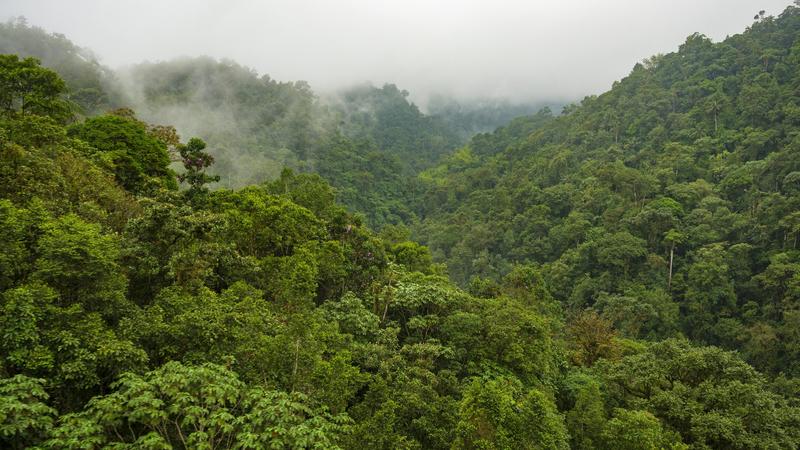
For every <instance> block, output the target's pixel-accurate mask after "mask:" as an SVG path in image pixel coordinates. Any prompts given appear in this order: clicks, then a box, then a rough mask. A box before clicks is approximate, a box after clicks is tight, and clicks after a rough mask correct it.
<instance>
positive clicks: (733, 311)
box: [415, 7, 800, 373]
mask: <svg viewBox="0 0 800 450" xmlns="http://www.w3.org/2000/svg"><path fill="white" fill-rule="evenodd" d="M509 129H510V128H509ZM508 131H509V130H507V129H501V130H498V131H497V132H495V133H494V134H492V135H482V136H480V137H478V138H476V139H473V140H472V141H471V143H470V144H469V145H467V147H466V148H465V149H463V150H461V151H460V152H459V153H458V154H457V155H456V156H458V155H462V157H461V159H460V160H461V161H463V163H462V164H460V165H455V164H451V165H448V166H444V167H442V168H439V169H435V170H431V171H430V172H429V173H430V174H435V175H434V176H429V177H428V179H427V182H428V184H429V186H430V187H429V189H428V193H427V200H426V201H424V202H423V204H424V205H431V206H430V207H427V208H424V209H423V210H422V211H420V216H421V217H423V218H424V220H423V221H422V224H421V225H420V226H419V227H417V228H416V229H415V232H416V236H418V237H419V238H421V239H422V241H423V242H425V243H427V244H428V245H430V247H431V249H432V251H433V254H434V256H435V257H436V259H438V260H440V261H445V262H447V264H448V266H449V268H450V273H451V275H453V276H454V277H455V279H456V280H457V281H459V282H460V283H462V284H467V283H469V281H470V279H471V278H472V277H475V276H477V277H489V278H497V277H498V276H500V275H502V274H504V273H506V272H508V271H509V269H510V267H511V265H512V264H514V263H520V262H529V263H535V264H537V265H540V266H541V267H542V270H543V271H544V273H545V274H546V277H545V278H546V280H547V283H548V286H549V289H550V291H551V292H552V293H553V295H554V296H555V297H556V298H557V299H558V300H560V301H561V302H563V303H564V304H565V305H568V306H569V308H571V309H573V310H582V309H584V308H593V309H595V310H597V311H598V312H600V313H601V314H602V315H603V316H604V317H606V318H608V319H609V320H612V321H613V322H614V323H615V324H616V326H617V327H618V328H619V329H620V330H622V331H623V332H624V333H625V334H627V335H628V336H632V337H637V336H638V337H645V336H650V337H658V336H666V335H671V334H674V333H677V332H681V331H682V332H684V333H686V334H687V335H689V336H691V337H692V338H694V339H696V340H698V341H701V342H706V343H713V344H719V345H724V346H726V347H729V348H736V349H740V350H741V351H742V352H743V353H744V354H745V355H747V357H748V358H749V359H750V360H751V361H752V362H754V363H756V364H758V365H759V367H761V368H763V369H765V370H770V371H775V372H778V371H788V372H791V373H797V372H798V370H800V353H798V349H800V341H798V339H797V337H796V333H795V331H794V330H795V329H796V328H797V318H798V317H800V316H798V311H800V309H799V308H800V303H798V301H799V300H800V297H798V295H799V294H800V293H799V292H798V291H797V289H796V281H797V280H798V279H800V278H798V277H800V252H798V249H797V238H798V232H800V228H799V227H798V223H800V222H798V218H800V212H799V211H800V191H798V185H797V182H798V180H800V140H798V139H800V137H799V136H800V133H799V132H800V8H798V7H789V8H787V9H786V10H785V11H784V12H783V14H781V15H780V16H779V17H777V18H772V17H766V18H761V19H760V20H757V21H756V22H755V23H754V24H753V25H752V26H751V27H750V28H749V29H748V30H747V31H746V32H744V33H742V34H740V35H736V36H732V37H729V38H728V39H726V40H725V41H723V42H720V43H712V42H711V41H710V40H709V39H707V38H706V37H704V36H702V35H697V34H695V35H692V36H690V37H689V38H688V39H687V40H686V42H685V43H684V44H683V45H681V46H680V49H679V50H678V51H677V52H675V53H670V54H667V55H658V56H655V57H653V58H650V59H648V60H646V61H644V62H643V63H641V64H637V65H636V66H635V67H634V68H633V70H632V72H631V73H630V75H629V76H627V77H626V78H624V79H623V80H621V81H619V82H617V83H615V84H614V86H613V87H612V89H611V90H610V91H608V92H606V93H604V94H602V95H599V96H596V97H587V98H586V99H584V100H583V101H582V102H581V104H580V105H573V106H569V107H566V108H565V109H564V112H563V113H562V114H561V115H560V116H559V117H557V118H555V119H553V120H551V121H549V122H548V123H546V124H545V125H544V126H542V127H541V128H539V129H537V130H535V131H533V132H530V133H527V132H526V133H525V135H524V137H518V138H514V139H510V140H509V139H508V138H507V134H508ZM487 145H488V146H489V147H490V148H495V149H502V150H500V151H499V153H496V154H494V152H493V151H489V152H487V153H485V154H481V152H480V150H479V149H481V148H486V146H487ZM463 155H467V156H468V157H464V156H463ZM456 156H454V158H455V157H456ZM432 205H436V206H432ZM474 281H475V283H477V284H476V286H477V285H480V284H481V283H483V282H481V281H480V280H478V279H475V280H474Z"/></svg>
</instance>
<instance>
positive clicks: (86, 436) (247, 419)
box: [45, 362, 349, 449]
mask: <svg viewBox="0 0 800 450" xmlns="http://www.w3.org/2000/svg"><path fill="white" fill-rule="evenodd" d="M114 387H115V391H114V392H113V393H111V394H108V395H105V396H101V397H97V398H95V399H94V400H93V401H92V402H91V403H90V404H89V405H88V406H87V408H86V409H85V410H84V411H81V412H79V413H76V414H69V415H65V416H63V417H62V418H61V419H60V421H59V424H58V426H57V427H56V428H55V429H54V430H53V432H52V437H51V438H50V439H49V440H48V441H47V442H45V446H46V447H48V448H64V449H67V448H85V446H86V445H87V444H89V445H93V446H113V447H115V448H152V449H156V448H173V447H178V448H253V449H255V448H265V447H271V448H339V447H338V446H337V445H336V442H337V441H338V439H339V435H340V434H341V433H342V432H343V431H345V430H346V426H347V424H348V422H349V418H348V417H347V416H346V415H341V414H340V415H335V416H332V415H330V414H328V413H326V412H325V411H323V410H315V409H313V408H311V407H310V406H308V404H307V399H306V398H305V397H304V396H303V395H302V394H297V393H294V394H288V393H285V392H281V391H264V390H260V389H249V388H247V386H246V385H245V384H244V383H243V382H241V381H240V380H239V379H238V378H237V376H236V374H235V373H233V372H231V371H229V370H228V369H226V368H224V367H222V366H217V365H213V364H206V365H202V366H184V365H182V364H180V363H176V362H171V363H167V364H165V365H164V366H163V367H161V368H160V369H158V370H156V371H153V372H149V373H147V374H145V375H144V376H139V375H133V374H129V375H126V376H124V377H122V378H121V379H120V380H119V381H118V382H117V383H116V384H115V385H114Z"/></svg>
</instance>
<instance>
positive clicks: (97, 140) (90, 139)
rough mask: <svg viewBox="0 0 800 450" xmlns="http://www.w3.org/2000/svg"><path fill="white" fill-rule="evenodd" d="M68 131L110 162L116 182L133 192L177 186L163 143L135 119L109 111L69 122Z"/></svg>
mask: <svg viewBox="0 0 800 450" xmlns="http://www.w3.org/2000/svg"><path fill="white" fill-rule="evenodd" d="M69 135H70V136H72V137H75V138H77V139H80V140H82V141H84V142H86V143H87V144H89V145H90V146H91V147H92V149H93V151H94V152H96V154H97V157H98V158H100V160H101V161H103V162H104V163H106V164H108V165H110V167H111V168H112V170H113V172H114V174H115V176H116V179H117V182H118V183H119V184H120V185H122V186H123V187H124V188H125V189H127V190H128V191H130V192H132V193H136V194H139V193H144V192H148V191H152V190H153V189H157V187H158V186H163V187H167V188H175V187H176V184H175V174H174V173H173V172H172V170H171V169H170V168H169V163H170V161H169V154H168V153H167V148H166V145H165V144H164V143H163V142H162V141H160V140H159V139H158V138H157V137H155V136H153V135H151V134H149V133H148V132H147V129H146V127H145V125H144V124H142V123H141V122H139V121H137V120H135V119H130V118H126V117H120V116H118V115H110V114H109V115H105V116H98V117H92V118H90V119H87V120H85V121H84V122H82V123H80V124H76V125H72V126H71V127H70V128H69Z"/></svg>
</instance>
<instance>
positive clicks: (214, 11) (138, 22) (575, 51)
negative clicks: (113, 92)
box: [0, 0, 791, 100]
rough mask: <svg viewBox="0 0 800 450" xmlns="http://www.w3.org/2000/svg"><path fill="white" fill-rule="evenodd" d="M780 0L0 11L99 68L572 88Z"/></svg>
mask: <svg viewBox="0 0 800 450" xmlns="http://www.w3.org/2000/svg"><path fill="white" fill-rule="evenodd" d="M789 4H791V2H790V1H789V0H759V1H752V0H669V1H668V0H658V1H656V0H605V1H601V0H560V1H556V0H548V1H541V0H528V1H522V0H519V1H512V0H339V1H333V0H328V1H325V0H261V1H256V0H251V1H245V0H206V1H201V0H158V1H152V0H73V1H67V0H0V20H2V19H6V18H11V17H16V16H20V15H22V16H25V17H27V18H28V21H29V23H31V24H33V25H38V26H41V27H43V28H45V29H47V30H48V31H53V32H58V33H63V34H65V35H66V36H67V37H68V38H70V39H71V40H73V41H74V42H75V43H76V44H78V45H80V46H84V47H88V48H91V49H92V50H94V52H95V53H96V54H97V55H98V56H99V57H100V59H101V61H102V62H103V63H105V64H106V65H109V66H111V67H119V66H122V65H126V64H131V63H136V62H140V61H144V60H150V61H158V60H164V59H169V58H172V57H175V56H197V55H209V56H213V57H218V58H230V59H233V60H235V61H237V62H239V63H241V64H243V65H246V66H249V67H252V68H254V69H256V70H257V71H258V72H260V73H267V74H269V75H270V76H272V77H273V78H275V79H278V80H298V79H302V80H307V81H309V82H310V83H311V84H312V86H313V87H315V88H316V89H319V90H327V89H332V88H336V87H339V86H342V85H347V84H352V83H355V82H362V81H372V82H374V83H376V84H382V83H384V82H393V83H396V84H397V85H398V86H400V87H402V88H404V89H408V90H409V91H411V92H412V95H413V96H414V97H415V98H418V99H421V98H423V97H424V96H426V95H427V94H429V93H431V92H441V93H448V94H451V95H455V96H458V97H462V98H469V97H479V96H488V97H505V98H510V99H516V100H560V99H576V98H580V97H582V96H584V95H587V94H596V93H600V92H603V91H605V90H606V89H608V88H609V87H610V85H611V83H612V82H613V81H614V80H617V79H619V78H621V77H623V76H625V75H626V74H627V73H628V72H629V71H630V69H631V68H632V67H633V65H634V64H635V63H636V62H637V61H640V60H641V59H643V58H646V57H649V56H651V55H653V54H656V53H667V52H671V51H674V50H676V49H677V47H678V46H679V45H680V44H681V43H683V42H684V40H685V38H686V36H688V35H689V34H691V33H694V32H701V33H703V34H705V35H707V36H709V37H711V38H712V39H714V40H715V41H718V40H721V39H723V38H725V36H727V35H730V34H736V33H740V32H742V31H744V29H745V28H746V27H747V26H749V25H750V24H751V23H752V22H753V16H754V15H755V14H756V12H757V11H758V10H761V9H764V10H766V11H767V13H768V14H773V15H778V14H779V13H780V12H781V11H782V10H783V9H784V8H785V7H786V6H788V5H789Z"/></svg>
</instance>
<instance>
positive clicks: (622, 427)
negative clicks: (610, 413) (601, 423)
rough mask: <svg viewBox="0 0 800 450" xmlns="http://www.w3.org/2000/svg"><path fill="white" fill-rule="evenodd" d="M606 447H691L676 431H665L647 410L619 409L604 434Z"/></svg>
mask: <svg viewBox="0 0 800 450" xmlns="http://www.w3.org/2000/svg"><path fill="white" fill-rule="evenodd" d="M602 438H603V441H604V442H605V446H604V448H607V449H619V450H645V449H646V450H662V449H663V450H680V449H688V448H689V447H688V446H687V445H685V444H683V443H682V442H681V441H680V439H679V438H678V437H677V436H675V433H667V432H665V431H664V430H663V429H662V427H661V424H660V423H659V421H658V419H656V418H655V417H654V416H653V415H652V414H650V413H649V412H647V411H629V410H625V409H618V410H617V411H616V412H615V414H614V417H613V418H612V419H611V420H609V421H608V423H606V426H605V427H604V428H603V434H602Z"/></svg>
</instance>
